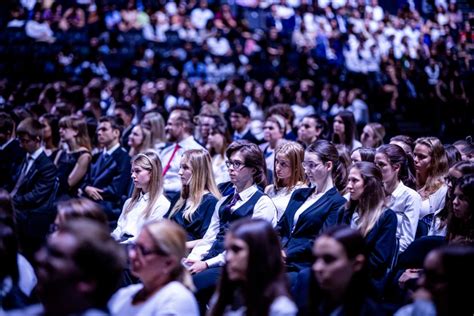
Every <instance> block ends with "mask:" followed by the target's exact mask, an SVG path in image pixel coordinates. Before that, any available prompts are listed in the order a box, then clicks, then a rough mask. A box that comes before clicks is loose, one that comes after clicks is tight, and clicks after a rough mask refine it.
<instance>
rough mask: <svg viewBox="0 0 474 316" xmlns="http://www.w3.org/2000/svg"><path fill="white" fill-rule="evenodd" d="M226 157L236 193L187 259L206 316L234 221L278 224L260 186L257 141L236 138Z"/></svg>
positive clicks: (227, 199)
mask: <svg viewBox="0 0 474 316" xmlns="http://www.w3.org/2000/svg"><path fill="white" fill-rule="evenodd" d="M226 157H227V159H228V161H227V162H226V163H227V166H228V168H229V175H230V179H231V182H232V183H233V184H234V189H235V192H234V194H233V195H228V196H225V197H223V198H222V199H221V200H220V201H219V202H218V203H217V205H216V209H215V211H214V214H213V216H212V219H211V223H210V225H209V228H208V230H207V232H206V234H205V235H204V237H203V239H202V240H201V241H200V242H199V243H198V244H197V245H196V246H195V247H194V248H193V251H192V252H191V253H190V254H189V256H188V258H187V259H186V260H185V264H186V265H188V266H189V271H190V272H191V274H193V275H194V277H193V281H194V283H195V285H196V288H197V294H196V295H197V298H198V301H199V304H200V308H201V312H202V314H203V315H204V314H205V308H206V304H207V303H208V301H209V299H210V297H211V295H212V294H213V292H214V289H215V285H216V283H217V279H218V277H219V275H220V272H221V267H222V266H223V265H224V263H225V254H224V236H225V233H226V232H227V230H228V228H229V226H230V224H231V223H233V222H234V221H236V220H238V219H240V218H244V217H252V218H262V219H265V220H267V221H269V222H270V223H272V225H273V226H275V224H276V208H275V206H274V204H273V202H272V200H271V199H270V198H269V197H268V196H267V195H266V194H265V193H263V192H262V191H261V190H260V189H259V188H258V186H261V187H265V182H266V178H265V172H266V170H265V161H264V158H263V155H262V152H261V150H260V149H259V148H258V146H257V145H255V144H253V143H249V142H247V141H235V142H233V143H232V144H230V146H229V148H228V149H227V152H226Z"/></svg>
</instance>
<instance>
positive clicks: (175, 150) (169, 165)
mask: <svg viewBox="0 0 474 316" xmlns="http://www.w3.org/2000/svg"><path fill="white" fill-rule="evenodd" d="M179 148H181V146H179V144H176V145H175V146H174V150H173V152H172V153H171V157H170V160H168V163H167V164H166V166H165V168H164V169H163V175H165V174H166V172H168V170H169V168H170V167H171V161H173V158H174V156H175V155H176V152H177V151H178V149H179Z"/></svg>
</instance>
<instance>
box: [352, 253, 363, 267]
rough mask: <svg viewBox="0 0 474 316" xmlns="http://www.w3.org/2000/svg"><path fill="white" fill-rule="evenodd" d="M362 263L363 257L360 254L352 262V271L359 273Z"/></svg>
mask: <svg viewBox="0 0 474 316" xmlns="http://www.w3.org/2000/svg"><path fill="white" fill-rule="evenodd" d="M364 263H365V256H364V255H361V254H359V255H357V256H356V257H355V258H354V260H353V262H352V267H353V269H354V271H361V270H362V268H363V267H364Z"/></svg>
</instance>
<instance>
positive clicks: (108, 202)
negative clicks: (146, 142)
mask: <svg viewBox="0 0 474 316" xmlns="http://www.w3.org/2000/svg"><path fill="white" fill-rule="evenodd" d="M94 158H95V162H94V163H93V164H92V166H91V168H90V170H89V172H88V174H87V176H86V178H85V180H84V184H83V185H82V188H83V189H84V188H85V187H86V186H93V187H95V188H98V189H101V190H103V192H102V193H101V195H102V197H103V198H104V200H103V201H97V202H98V203H99V204H101V205H102V206H103V207H104V209H105V211H106V212H107V214H108V215H111V214H110V213H111V212H112V211H113V210H115V209H119V210H120V209H121V208H122V204H123V203H122V201H123V200H124V197H125V196H127V195H128V189H129V186H130V157H129V156H128V153H127V152H126V151H125V149H123V148H122V147H119V148H117V149H116V150H115V151H114V152H113V153H112V155H111V156H110V157H109V158H108V159H107V160H105V159H104V157H103V154H102V152H101V153H99V154H97V155H96V156H95V157H94ZM119 214H120V212H119V213H118V214H115V215H117V217H118V215H119Z"/></svg>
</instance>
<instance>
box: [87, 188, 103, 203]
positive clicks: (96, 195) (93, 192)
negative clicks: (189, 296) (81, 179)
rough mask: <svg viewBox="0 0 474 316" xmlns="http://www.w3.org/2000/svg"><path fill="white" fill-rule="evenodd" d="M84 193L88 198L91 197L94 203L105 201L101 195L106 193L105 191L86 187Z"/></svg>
mask: <svg viewBox="0 0 474 316" xmlns="http://www.w3.org/2000/svg"><path fill="white" fill-rule="evenodd" d="M84 192H86V194H87V196H89V197H90V198H91V199H93V200H94V201H98V200H101V201H102V200H103V199H104V198H103V197H102V195H101V193H102V192H104V190H101V189H98V188H94V187H91V186H87V187H85V189H84Z"/></svg>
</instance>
